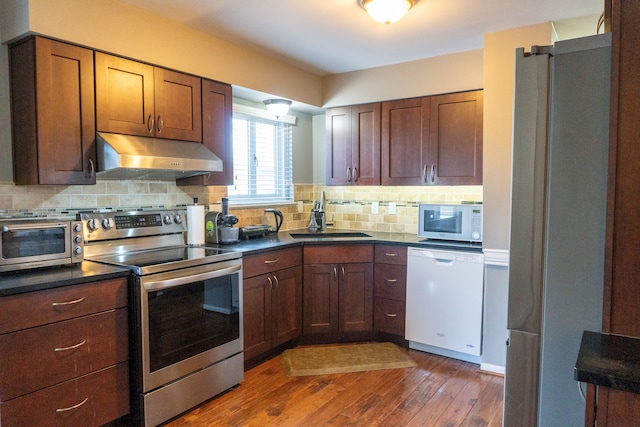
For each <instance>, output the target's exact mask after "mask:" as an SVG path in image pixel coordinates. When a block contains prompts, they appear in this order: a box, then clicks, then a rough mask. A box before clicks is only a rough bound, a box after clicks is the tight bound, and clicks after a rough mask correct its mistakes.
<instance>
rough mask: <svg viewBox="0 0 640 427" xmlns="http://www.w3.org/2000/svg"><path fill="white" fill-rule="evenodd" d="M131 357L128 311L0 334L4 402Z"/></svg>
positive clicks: (0, 396) (0, 385)
mask: <svg viewBox="0 0 640 427" xmlns="http://www.w3.org/2000/svg"><path fill="white" fill-rule="evenodd" d="M25 355H28V357H25ZM128 357H129V345H128V334H127V309H126V308H120V309H117V310H111V311H107V312H103V313H99V314H93V315H90V316H85V317H80V318H77V319H72V320H66V321H64V322H59V323H54V324H51V325H45V326H40V327H38V328H31V329H26V330H23V331H19V332H13V333H10V334H4V335H0V361H2V366H4V367H10V369H6V368H3V369H2V370H0V401H2V402H4V401H7V400H9V399H12V398H14V397H17V396H21V395H24V394H27V393H30V392H32V391H35V390H39V389H42V388H45V387H48V386H52V385H54V384H57V383H59V382H62V381H66V380H69V379H71V378H74V377H77V376H80V375H84V374H88V373H89V372H92V371H95V370H97V369H102V368H106V367H107V366H111V365H115V364H116V363H119V362H124V361H126V360H127V359H128Z"/></svg>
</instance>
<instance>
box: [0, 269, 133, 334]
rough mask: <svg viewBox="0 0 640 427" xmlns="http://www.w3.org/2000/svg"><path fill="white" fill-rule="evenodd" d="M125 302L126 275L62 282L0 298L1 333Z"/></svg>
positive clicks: (65, 318)
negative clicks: (76, 283)
mask: <svg viewBox="0 0 640 427" xmlns="http://www.w3.org/2000/svg"><path fill="white" fill-rule="evenodd" d="M126 305H127V279H126V278H125V277H120V278H117V279H112V280H104V281H100V282H91V283H85V284H82V285H74V286H65V287H61V288H55V289H49V290H45V291H37V292H29V293H25V294H19V295H10V296H6V297H2V298H0V334H5V333H8V332H13V331H18V330H21V329H26V328H32V327H34V326H40V325H44V324H47V323H53V322H59V321H61V320H67V319H71V318H74V317H78V316H85V315H87V314H93V313H98V312H100V311H106V310H113V309H114V308H119V307H126Z"/></svg>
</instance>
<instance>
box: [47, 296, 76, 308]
mask: <svg viewBox="0 0 640 427" xmlns="http://www.w3.org/2000/svg"><path fill="white" fill-rule="evenodd" d="M82 301H84V297H82V298H78V299H74V300H73V301H65V302H52V303H51V305H52V306H53V307H60V306H64V305H73V304H78V303H79V302H82Z"/></svg>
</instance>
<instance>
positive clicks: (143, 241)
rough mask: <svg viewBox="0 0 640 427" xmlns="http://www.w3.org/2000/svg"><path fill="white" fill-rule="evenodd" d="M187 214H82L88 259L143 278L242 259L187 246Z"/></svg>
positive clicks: (210, 248)
mask: <svg viewBox="0 0 640 427" xmlns="http://www.w3.org/2000/svg"><path fill="white" fill-rule="evenodd" d="M186 214H187V213H186V211H184V210H165V211H145V212H137V211H136V212H95V213H87V212H85V213H82V215H81V218H80V219H81V220H82V222H83V225H84V239H85V259H86V260H90V261H95V262H100V263H103V264H111V265H117V266H120V267H124V268H128V269H130V270H132V271H133V272H134V273H135V274H137V275H139V276H143V275H146V274H152V273H160V272H165V271H170V270H177V269H181V268H187V267H194V266H199V265H204V264H211V263H215V262H220V261H226V260H231V259H238V258H241V257H242V254H241V253H240V252H234V251H231V250H228V249H220V248H217V247H215V246H193V245H186V244H185V240H184V233H185V232H186V231H187V225H186V222H187V221H186ZM203 226H204V225H203Z"/></svg>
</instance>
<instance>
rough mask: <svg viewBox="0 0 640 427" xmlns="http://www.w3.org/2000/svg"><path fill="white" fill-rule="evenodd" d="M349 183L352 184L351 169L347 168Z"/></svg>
mask: <svg viewBox="0 0 640 427" xmlns="http://www.w3.org/2000/svg"><path fill="white" fill-rule="evenodd" d="M347 182H351V168H347Z"/></svg>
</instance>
